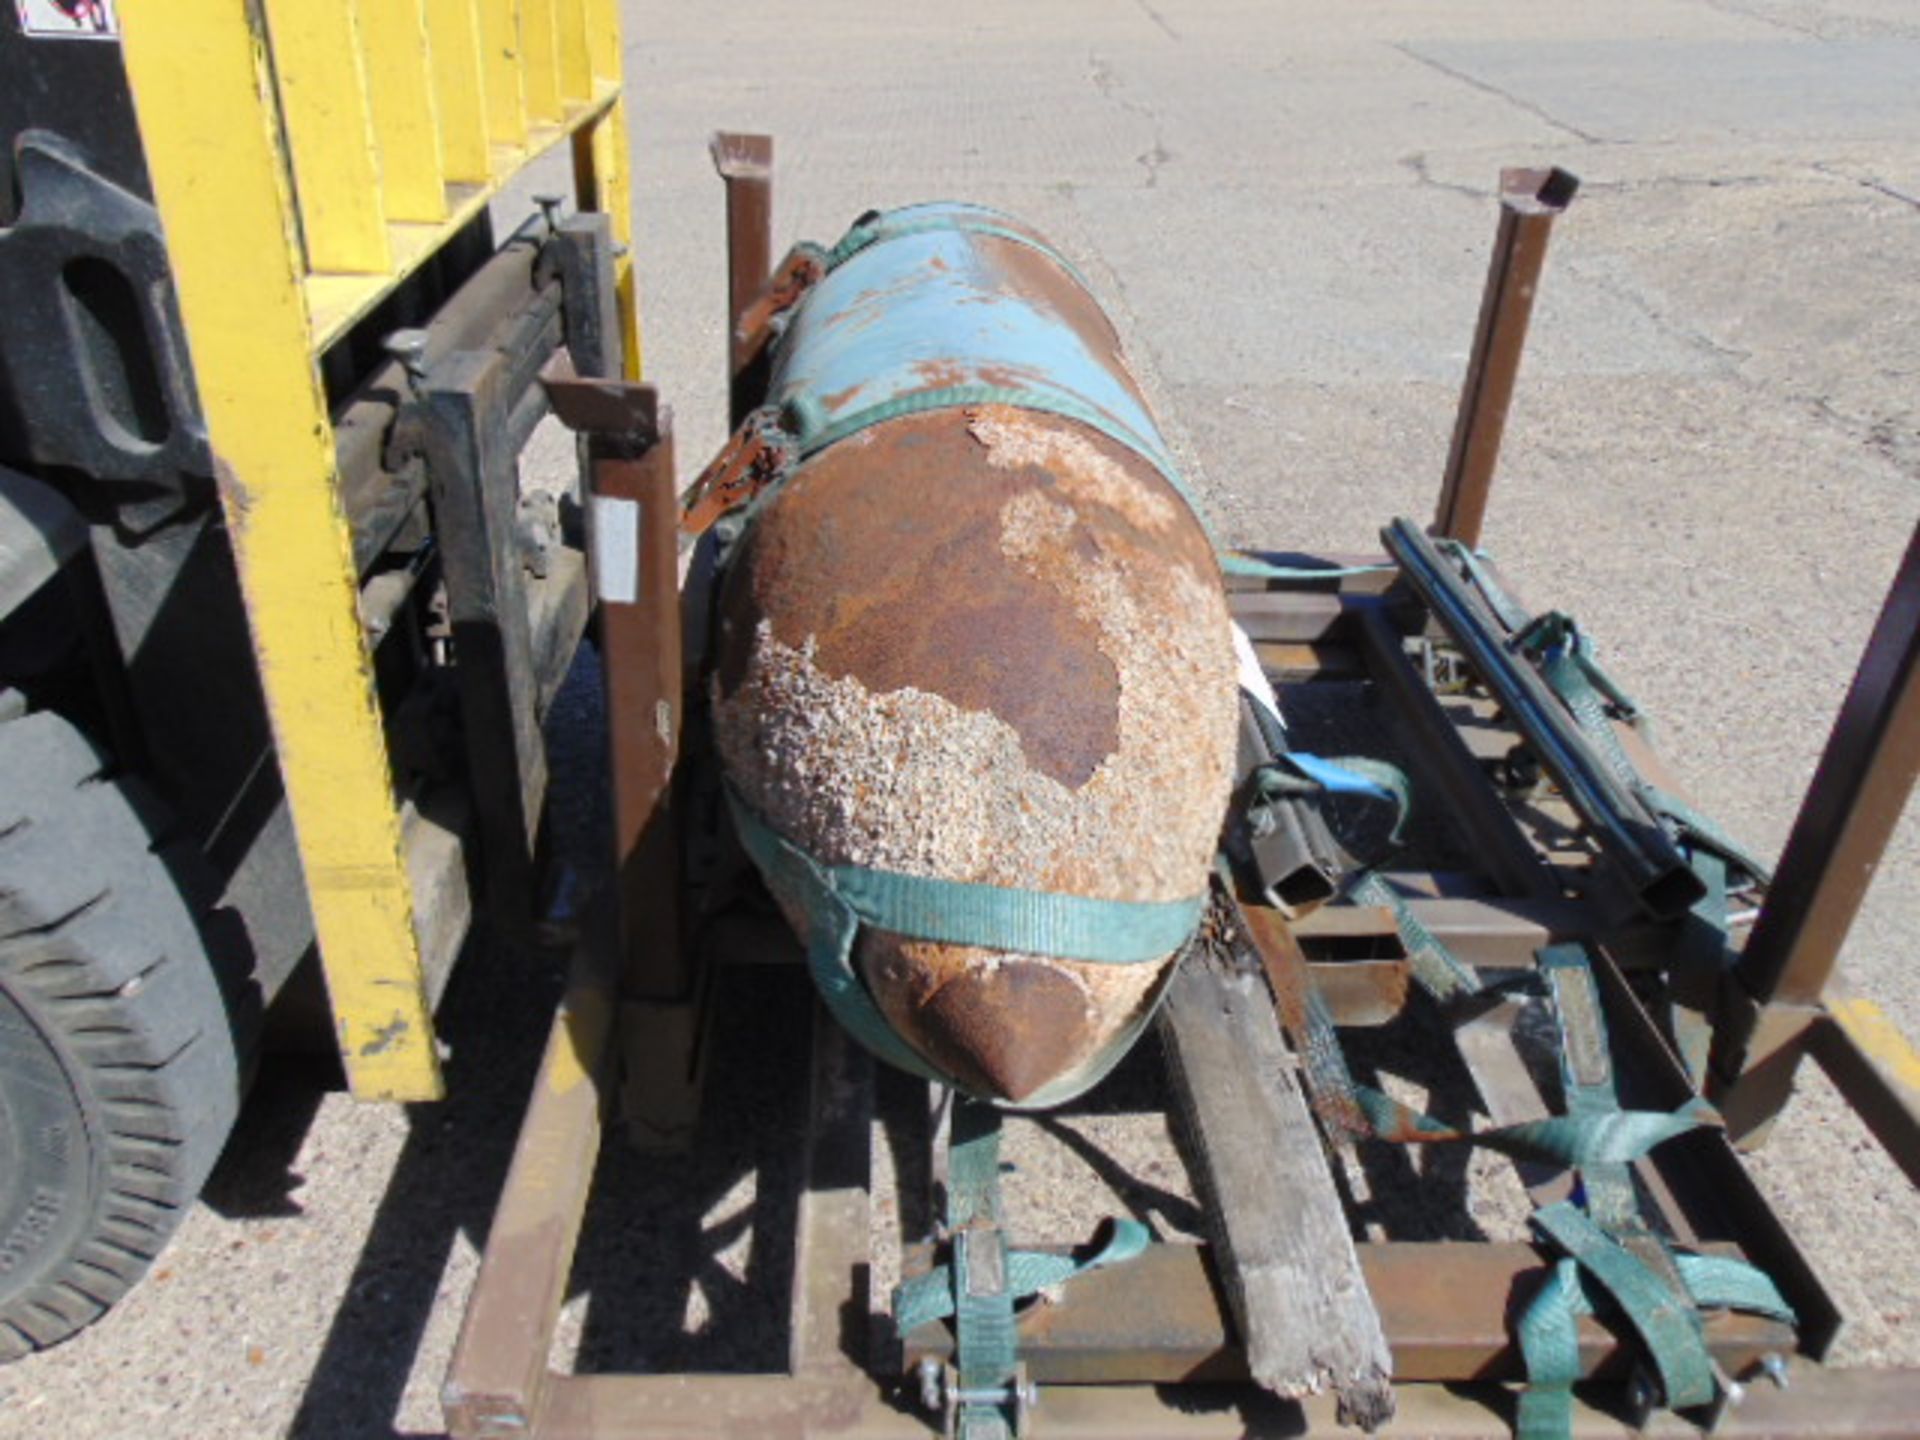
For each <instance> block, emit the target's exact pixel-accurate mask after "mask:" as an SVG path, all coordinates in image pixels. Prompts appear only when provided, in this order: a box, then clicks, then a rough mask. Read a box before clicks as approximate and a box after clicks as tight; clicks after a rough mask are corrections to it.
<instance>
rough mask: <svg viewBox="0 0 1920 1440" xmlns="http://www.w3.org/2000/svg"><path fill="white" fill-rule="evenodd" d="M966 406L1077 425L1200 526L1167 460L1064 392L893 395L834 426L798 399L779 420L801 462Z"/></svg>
mask: <svg viewBox="0 0 1920 1440" xmlns="http://www.w3.org/2000/svg"><path fill="white" fill-rule="evenodd" d="M971 405H1005V406H1008V407H1010V408H1012V409H1016V410H1033V411H1038V412H1040V413H1043V414H1047V415H1059V416H1062V417H1063V418H1065V419H1068V420H1074V421H1078V422H1079V423H1080V424H1082V425H1085V426H1086V427H1087V428H1088V429H1090V430H1097V431H1099V432H1100V434H1102V435H1104V436H1106V437H1107V438H1108V439H1109V440H1111V441H1113V442H1114V443H1115V444H1116V445H1120V446H1123V447H1125V448H1126V449H1128V450H1131V451H1132V452H1133V453H1134V454H1136V455H1138V456H1140V457H1141V458H1142V459H1143V460H1145V461H1146V462H1147V463H1148V464H1150V465H1152V466H1153V468H1154V469H1156V470H1158V471H1159V472H1160V478H1161V479H1163V480H1165V481H1166V482H1167V484H1169V485H1171V486H1172V487H1173V489H1174V493H1175V494H1177V495H1179V497H1180V498H1181V499H1182V500H1184V501H1185V502H1186V504H1187V508H1188V509H1190V510H1192V511H1193V513H1194V515H1195V516H1196V517H1200V518H1201V519H1202V523H1203V524H1204V516H1205V512H1204V511H1203V510H1202V509H1201V508H1200V502H1199V500H1198V499H1197V498H1196V497H1195V495H1194V493H1193V491H1192V490H1191V489H1190V488H1189V487H1188V485H1187V482H1186V480H1185V478H1184V477H1183V476H1182V475H1181V474H1180V471H1179V469H1178V468H1177V467H1176V466H1175V465H1174V463H1173V460H1172V457H1170V456H1168V455H1166V454H1163V453H1162V452H1161V451H1160V450H1159V449H1158V448H1156V447H1155V446H1154V445H1153V444H1151V443H1150V442H1149V441H1148V440H1147V439H1146V438H1145V437H1144V436H1142V435H1140V434H1138V433H1137V432H1136V431H1134V430H1133V429H1132V427H1130V426H1127V425H1124V424H1122V423H1121V422H1120V421H1118V420H1116V419H1114V417H1113V416H1111V415H1109V414H1107V413H1106V412H1105V411H1104V410H1098V409H1095V408H1094V407H1093V406H1092V405H1089V404H1087V403H1086V402H1085V401H1083V400H1080V399H1078V398H1077V397H1075V396H1073V395H1070V394H1068V393H1067V392H1065V391H1057V392H1048V391H1043V390H1031V389H1027V388H1025V387H1016V386H1010V385H946V386H942V387H940V388H939V389H936V390H914V391H910V392H908V393H907V394H904V395H895V396H894V397H893V398H892V399H890V400H883V401H881V402H880V403H879V404H877V405H868V406H866V407H865V408H864V409H860V410H855V411H853V412H852V413H851V414H848V415H842V416H840V417H839V418H838V419H836V420H829V419H827V418H826V415H825V412H824V411H823V410H822V409H821V408H820V405H819V402H818V401H817V400H815V399H814V397H813V396H811V395H801V396H797V397H794V398H793V399H790V400H789V401H788V402H787V404H786V407H785V412H784V416H785V423H786V425H787V427H788V428H789V429H790V430H792V431H793V432H794V438H795V439H797V440H798V441H799V443H800V455H801V458H802V459H805V458H807V457H810V456H813V455H817V454H819V453H820V451H822V450H824V449H826V448H827V447H828V446H829V445H836V444H838V443H839V442H840V441H842V440H844V439H846V438H847V437H848V436H849V435H857V434H859V433H860V432H861V431H862V430H866V429H869V428H871V427H872V426H875V425H880V424H883V423H885V422H886V421H888V420H897V419H899V418H900V417H901V416H903V415H920V414H924V413H926V412H927V411H929V410H954V409H959V408H962V407H965V406H971ZM772 493H773V492H772V491H763V492H762V493H761V496H760V499H761V500H762V501H764V500H765V499H766V498H767V496H768V495H770V494H772Z"/></svg>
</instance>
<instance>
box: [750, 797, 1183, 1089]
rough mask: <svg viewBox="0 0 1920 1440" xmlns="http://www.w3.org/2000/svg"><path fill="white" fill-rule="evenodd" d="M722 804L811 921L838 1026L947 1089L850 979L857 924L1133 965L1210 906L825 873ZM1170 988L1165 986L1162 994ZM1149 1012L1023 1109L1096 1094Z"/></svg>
mask: <svg viewBox="0 0 1920 1440" xmlns="http://www.w3.org/2000/svg"><path fill="white" fill-rule="evenodd" d="M727 804H728V808H729V810H730V811H731V813H732V815H733V822H734V828H735V830H736V831H737V832H738V833H739V836H740V843H741V845H742V846H743V847H744V848H745V849H746V852H747V854H748V855H749V856H750V857H752V859H753V862H754V865H755V867H756V868H758V870H759V871H760V874H761V876H762V877H763V878H764V879H765V880H766V882H767V886H768V888H769V889H771V890H772V891H773V892H774V893H775V894H776V895H778V896H779V897H780V898H781V899H783V900H784V901H786V902H787V904H788V905H790V906H792V907H793V908H795V909H797V910H799V911H800V912H801V914H803V915H804V916H805V917H806V920H807V934H806V936H805V941H806V950H807V966H808V969H809V970H810V971H811V973H812V976H813V981H814V984H815V986H816V987H817V988H818V989H819V991H820V995H821V998H822V999H824V1000H825V1001H826V1003H827V1008H828V1009H829V1010H830V1011H832V1012H833V1016H834V1018H835V1019H836V1020H838V1021H839V1022H840V1024H841V1025H842V1026H844V1027H845V1028H846V1029H847V1031H848V1032H849V1033H850V1034H852V1035H853V1037H854V1038H855V1039H857V1040H858V1041H860V1043H861V1044H863V1045H865V1046H866V1047H867V1048H868V1049H869V1050H871V1051H873V1053H874V1054H876V1055H878V1056H879V1057H880V1058H881V1059H882V1060H885V1061H887V1062H888V1063H889V1064H891V1065H894V1066H896V1067H898V1068H899V1069H902V1070H905V1071H907V1072H908V1073H909V1074H913V1075H920V1076H923V1077H925V1078H926V1079H929V1080H934V1081H938V1082H939V1083H941V1084H950V1083H952V1081H951V1077H948V1076H945V1075H942V1074H940V1073H939V1072H938V1071H937V1070H935V1069H934V1068H933V1067H932V1066H931V1065H930V1064H928V1063H927V1061H925V1060H924V1059H922V1058H921V1057H920V1055H919V1053H918V1052H917V1051H915V1050H914V1049H913V1048H912V1047H911V1046H910V1045H908V1044H907V1043H906V1041H904V1040H902V1039H901V1038H900V1037H899V1035H897V1034H895V1033H894V1030H893V1027H892V1026H891V1025H889V1024H888V1023H887V1021H886V1018H885V1017H884V1016H883V1015H881V1013H880V1010H879V1007H878V1006H876V1005H875V1004H874V1003H873V998H872V996H871V995H869V994H868V993H867V988H866V986H865V985H864V984H863V983H862V982H861V979H860V977H859V975H858V974H857V973H855V971H854V968H853V958H852V956H853V942H854V937H855V936H856V935H857V934H858V933H859V930H860V927H861V926H862V925H869V926H872V927H873V928H875V929H879V930H887V931H891V932H893V933H894V934H897V935H905V936H908V937H909V938H912V939H916V940H931V941H936V942H939V943H942V944H949V945H976V946H981V947H984V948H988V949H995V950H1007V951H1012V952H1014V953H1016V954H1027V955H1055V956H1059V957H1061V958H1063V959H1071V960H1086V961H1092V962H1096V963H1101V964H1109V965H1137V964H1145V963H1149V962H1152V961H1157V960H1163V959H1165V958H1166V957H1167V956H1168V955H1170V954H1173V953H1174V952H1175V951H1177V950H1179V949H1180V948H1181V947H1182V946H1183V945H1185V944H1186V942H1187V939H1188V937H1189V936H1191V935H1192V934H1193V930H1194V927H1195V926H1196V925H1198V924H1199V921H1200V912H1201V910H1202V909H1203V908H1204V906H1205V904H1206V894H1205V892H1204V891H1203V892H1202V893H1201V894H1199V895H1196V896H1194V897H1193V898H1192V899H1190V900H1164V901H1156V900H1093V899H1089V898H1087V897H1085V896H1081V895H1061V894H1055V893H1051V892H1046V891H1037V890H1015V889H1010V888H1007V887H1003V886H997V885H969V884H964V883H962V882H960V881H954V880H935V879H930V878H928V877H926V876H921V875H901V874H898V873H896V872H891V871H882V870H870V869H867V868H865V867H863V866H858V865H822V864H820V863H819V862H818V861H816V860H815V859H814V858H813V857H812V856H811V855H809V854H807V853H806V852H805V851H804V850H802V849H800V848H799V847H798V846H797V845H794V844H793V843H792V842H790V841H789V840H787V839H786V838H785V837H783V836H781V835H779V834H777V833H775V831H774V830H773V829H772V827H771V826H769V825H768V824H767V823H766V822H765V821H764V820H762V819H761V818H760V817H759V816H758V815H756V814H755V813H754V812H753V810H752V808H751V807H750V806H748V805H747V804H746V802H745V801H743V800H741V799H740V797H739V796H738V795H737V794H735V793H734V791H733V789H732V787H728V788H727ZM1165 989H1166V987H1165V986H1164V985H1162V986H1161V990H1160V993H1161V994H1163V995H1164V994H1165ZM1154 1008H1155V1006H1154V1005H1146V1006H1142V1007H1141V1011H1140V1013H1139V1014H1138V1015H1136V1016H1135V1017H1134V1020H1133V1021H1132V1022H1130V1023H1129V1024H1128V1026H1127V1027H1126V1028H1125V1029H1123V1030H1122V1031H1121V1032H1120V1034H1118V1035H1117V1036H1115V1037H1114V1040H1113V1041H1112V1042H1110V1043H1109V1044H1108V1045H1106V1046H1104V1047H1102V1049H1101V1050H1100V1051H1099V1052H1098V1053H1097V1054H1096V1055H1095V1056H1094V1057H1093V1058H1092V1059H1091V1060H1089V1061H1088V1062H1087V1064H1086V1065H1084V1066H1083V1067H1082V1068H1081V1069H1080V1070H1079V1071H1077V1072H1075V1073H1074V1074H1071V1075H1068V1076H1064V1077H1062V1078H1061V1079H1060V1080H1056V1081H1054V1082H1053V1083H1052V1084H1050V1085H1047V1086H1044V1087H1042V1089H1041V1090H1039V1091H1038V1092H1036V1093H1035V1094H1034V1095H1032V1096H1030V1097H1028V1099H1027V1101H1026V1102H1025V1103H1026V1104H1028V1105H1032V1106H1044V1105H1056V1104H1059V1103H1061V1102H1062V1101H1065V1100H1070V1099H1072V1098H1073V1097H1074V1096H1076V1095H1079V1094H1081V1093H1082V1092H1084V1091H1086V1090H1087V1089H1090V1088H1091V1087H1092V1086H1093V1085H1094V1084H1096V1083H1097V1082H1098V1081H1100V1080H1101V1079H1102V1078H1104V1076H1105V1075H1106V1074H1107V1072H1108V1071H1109V1070H1111V1069H1112V1068H1113V1066H1114V1065H1116V1064H1118V1063H1119V1061H1120V1058H1121V1056H1122V1055H1124V1054H1125V1053H1126V1051H1127V1049H1128V1048H1130V1047H1131V1045H1132V1043H1133V1041H1134V1040H1135V1039H1137V1038H1138V1036H1139V1034H1140V1031H1141V1029H1142V1028H1144V1026H1145V1025H1146V1023H1147V1021H1148V1020H1149V1019H1150V1018H1151V1016H1152V1012H1153V1010H1154Z"/></svg>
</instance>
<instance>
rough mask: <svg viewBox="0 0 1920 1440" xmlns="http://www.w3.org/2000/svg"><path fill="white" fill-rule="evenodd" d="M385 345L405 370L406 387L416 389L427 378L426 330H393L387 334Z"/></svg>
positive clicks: (388, 352)
mask: <svg viewBox="0 0 1920 1440" xmlns="http://www.w3.org/2000/svg"><path fill="white" fill-rule="evenodd" d="M385 347H386V352H387V354H389V355H391V356H392V357H393V358H394V359H395V360H398V361H399V362H400V364H401V367H402V368H403V369H404V370H405V371H406V372H407V388H408V389H409V390H418V389H419V388H420V386H421V384H422V383H423V382H424V381H425V380H426V378H427V332H426V331H424V330H395V331H394V332H393V333H392V334H391V335H389V336H387V338H386V341H385Z"/></svg>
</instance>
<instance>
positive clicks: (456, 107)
mask: <svg viewBox="0 0 1920 1440" xmlns="http://www.w3.org/2000/svg"><path fill="white" fill-rule="evenodd" d="M427 26H428V28H429V31H430V32H431V34H432V37H433V45H432V56H431V58H432V61H433V96H434V104H435V107H436V109H437V110H438V112H439V116H440V163H441V166H442V168H443V169H444V170H445V171H446V174H447V179H448V180H450V181H452V182H453V183H454V184H456V185H484V184H486V183H487V179H488V175H489V170H490V165H491V162H492V156H491V154H490V152H489V150H488V146H487V82H486V71H485V69H484V68H483V67H482V65H481V63H480V13H479V9H478V7H477V6H476V4H475V0H427Z"/></svg>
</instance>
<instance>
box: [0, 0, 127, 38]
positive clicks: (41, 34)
mask: <svg viewBox="0 0 1920 1440" xmlns="http://www.w3.org/2000/svg"><path fill="white" fill-rule="evenodd" d="M113 7H114V0H13V8H14V11H15V12H16V13H17V14H18V15H19V16H20V33H21V34H22V35H32V36H34V37H36V38H38V39H41V40H111V39H113V38H114V37H115V36H117V35H118V34H119V33H120V17H119V16H118V15H116V14H115V13H114V9H113Z"/></svg>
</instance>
